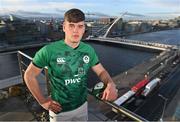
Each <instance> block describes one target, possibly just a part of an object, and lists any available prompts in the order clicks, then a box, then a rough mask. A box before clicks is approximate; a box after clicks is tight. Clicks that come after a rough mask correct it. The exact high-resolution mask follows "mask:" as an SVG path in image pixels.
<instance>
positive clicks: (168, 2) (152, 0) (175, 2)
mask: <svg viewBox="0 0 180 122" xmlns="http://www.w3.org/2000/svg"><path fill="white" fill-rule="evenodd" d="M140 2H142V3H143V4H145V5H148V6H150V7H156V8H166V9H168V8H175V9H176V8H180V1H179V0H140Z"/></svg>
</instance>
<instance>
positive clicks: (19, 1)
mask: <svg viewBox="0 0 180 122" xmlns="http://www.w3.org/2000/svg"><path fill="white" fill-rule="evenodd" d="M0 4H1V9H3V10H4V11H18V10H24V11H41V12H44V11H49V12H51V11H53V10H55V9H56V8H58V9H61V10H66V9H69V8H73V7H75V3H73V2H37V1H36V0H1V3H0Z"/></svg>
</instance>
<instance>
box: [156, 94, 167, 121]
mask: <svg viewBox="0 0 180 122" xmlns="http://www.w3.org/2000/svg"><path fill="white" fill-rule="evenodd" d="M158 96H159V97H161V98H162V99H163V100H164V107H163V111H162V115H161V118H160V119H159V120H160V122H163V117H164V111H165V108H166V104H167V100H168V98H166V97H164V96H163V95H161V94H158Z"/></svg>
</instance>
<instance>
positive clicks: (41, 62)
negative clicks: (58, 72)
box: [32, 46, 48, 68]
mask: <svg viewBox="0 0 180 122" xmlns="http://www.w3.org/2000/svg"><path fill="white" fill-rule="evenodd" d="M32 63H33V64H34V65H35V66H37V67H39V68H44V67H45V66H48V52H47V48H46V46H45V47H43V48H41V49H40V50H39V51H38V52H37V53H36V54H35V56H34V58H33V61H32Z"/></svg>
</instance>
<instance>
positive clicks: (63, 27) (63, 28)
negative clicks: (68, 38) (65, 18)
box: [63, 22, 65, 32]
mask: <svg viewBox="0 0 180 122" xmlns="http://www.w3.org/2000/svg"><path fill="white" fill-rule="evenodd" d="M63 31H64V32H65V22H63Z"/></svg>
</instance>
